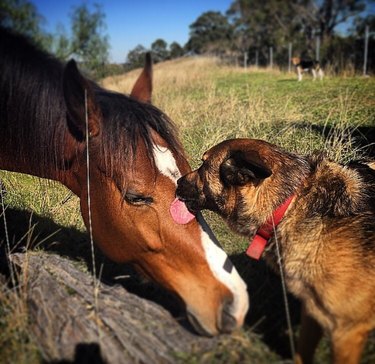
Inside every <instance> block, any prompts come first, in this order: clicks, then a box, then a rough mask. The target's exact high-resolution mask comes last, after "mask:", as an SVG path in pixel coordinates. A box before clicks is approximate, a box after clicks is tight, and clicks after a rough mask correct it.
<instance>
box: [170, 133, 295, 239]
mask: <svg viewBox="0 0 375 364" xmlns="http://www.w3.org/2000/svg"><path fill="white" fill-rule="evenodd" d="M298 160H300V159H299V158H298V157H297V156H295V155H292V154H290V153H287V152H284V151H282V150H281V149H280V148H278V147H276V146H275V145H272V144H269V143H267V142H264V141H261V140H254V139H232V140H226V141H224V142H222V143H220V144H218V145H216V146H214V147H213V148H211V149H209V150H208V151H207V152H206V153H204V155H203V158H202V161H203V164H202V165H201V166H200V167H199V168H198V169H197V170H195V171H192V172H190V173H188V174H187V175H185V176H183V177H182V178H180V179H179V180H178V182H177V184H178V186H177V196H178V198H180V199H181V200H183V201H184V202H185V203H186V205H187V206H188V208H189V209H190V210H191V211H192V212H196V211H198V210H202V209H208V210H211V211H214V212H217V213H218V214H219V215H220V216H221V217H223V218H224V219H225V220H226V221H227V223H228V224H229V226H230V227H231V228H232V229H233V230H234V231H235V232H237V233H239V234H241V235H245V236H252V235H253V234H254V232H255V231H256V230H257V228H258V227H259V226H260V225H261V224H263V223H264V222H265V221H266V219H267V217H268V216H269V215H270V213H272V211H273V209H274V208H275V207H276V206H278V204H280V203H281V202H282V201H284V199H285V198H287V197H288V196H289V195H290V194H291V193H293V191H294V188H295V186H296V185H297V184H298V182H299V179H300V178H301V174H300V173H299V172H298V171H297V170H298V169H299V168H298V166H299V164H300V163H297V161H298Z"/></svg>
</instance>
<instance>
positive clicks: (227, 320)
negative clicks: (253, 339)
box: [220, 303, 237, 333]
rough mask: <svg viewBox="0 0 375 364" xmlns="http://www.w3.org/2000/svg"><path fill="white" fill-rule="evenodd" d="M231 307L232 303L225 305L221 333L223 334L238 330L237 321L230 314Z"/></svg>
mask: <svg viewBox="0 0 375 364" xmlns="http://www.w3.org/2000/svg"><path fill="white" fill-rule="evenodd" d="M230 307H231V304H230V303H227V304H225V305H224V306H223V310H222V312H221V325H220V331H221V332H223V333H230V332H232V331H234V330H235V329H236V328H237V320H236V318H235V317H234V316H233V315H232V314H231V313H230Z"/></svg>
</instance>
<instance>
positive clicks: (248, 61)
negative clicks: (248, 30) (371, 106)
mask: <svg viewBox="0 0 375 364" xmlns="http://www.w3.org/2000/svg"><path fill="white" fill-rule="evenodd" d="M370 34H371V33H370V29H369V27H368V26H367V27H366V29H365V35H364V37H363V38H336V39H334V40H333V41H332V42H331V43H330V44H328V45H327V44H326V45H324V46H322V43H321V38H320V37H319V36H317V37H316V38H315V50H314V52H313V51H311V50H310V51H309V52H306V51H305V52H303V51H301V50H300V49H299V47H295V46H294V45H293V43H292V42H290V43H287V44H285V45H281V46H280V45H278V46H270V47H268V48H266V47H263V49H257V48H250V49H249V51H248V52H244V53H241V54H238V55H235V56H225V57H221V58H222V59H223V60H224V61H225V62H226V63H230V64H232V65H236V66H243V67H245V68H246V67H249V66H253V67H254V66H255V67H269V68H277V69H281V70H283V71H288V72H292V71H294V68H293V67H292V64H291V59H292V57H293V55H294V56H301V57H302V58H307V59H315V60H318V61H320V62H321V64H322V65H323V67H324V68H325V69H327V70H329V72H330V73H334V74H338V73H342V72H347V73H362V74H363V75H369V74H375V39H374V37H371V36H370ZM312 53H315V54H314V56H312Z"/></svg>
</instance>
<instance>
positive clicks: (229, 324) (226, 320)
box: [187, 303, 240, 336]
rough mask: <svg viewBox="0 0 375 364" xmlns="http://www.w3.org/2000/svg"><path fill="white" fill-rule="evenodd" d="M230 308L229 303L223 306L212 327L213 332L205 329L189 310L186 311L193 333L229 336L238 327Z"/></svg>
mask: <svg viewBox="0 0 375 364" xmlns="http://www.w3.org/2000/svg"><path fill="white" fill-rule="evenodd" d="M231 306H232V304H231V303H225V304H223V306H222V309H221V312H219V315H218V318H217V322H216V325H214V327H215V329H214V330H215V331H212V330H210V329H208V328H207V327H205V325H204V324H202V322H201V320H199V319H198V318H197V317H196V315H194V314H193V313H192V312H190V311H189V310H188V311H187V317H188V319H189V322H190V323H191V324H192V326H193V327H194V329H195V331H197V333H198V334H200V335H204V336H214V335H217V334H229V333H231V332H232V331H234V330H235V329H237V327H239V326H240V324H239V323H238V322H237V320H236V318H235V317H234V316H233V315H232V314H231Z"/></svg>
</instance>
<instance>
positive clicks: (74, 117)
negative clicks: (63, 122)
mask: <svg viewBox="0 0 375 364" xmlns="http://www.w3.org/2000/svg"><path fill="white" fill-rule="evenodd" d="M63 89H64V98H65V104H66V108H67V113H68V126H69V129H70V131H71V132H72V134H73V135H74V136H75V137H76V138H77V139H78V140H79V141H82V140H83V139H84V138H85V135H86V116H87V122H88V131H89V136H90V137H95V136H97V135H98V134H99V130H100V119H101V118H100V111H99V108H98V106H97V104H96V103H95V96H94V90H93V86H92V84H91V83H90V81H88V80H87V79H86V78H84V77H83V76H82V75H81V74H80V72H79V71H78V68H77V64H76V62H75V61H74V60H73V59H72V60H70V61H69V62H68V63H67V64H66V66H65V69H64V75H63ZM85 95H86V96H85Z"/></svg>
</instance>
